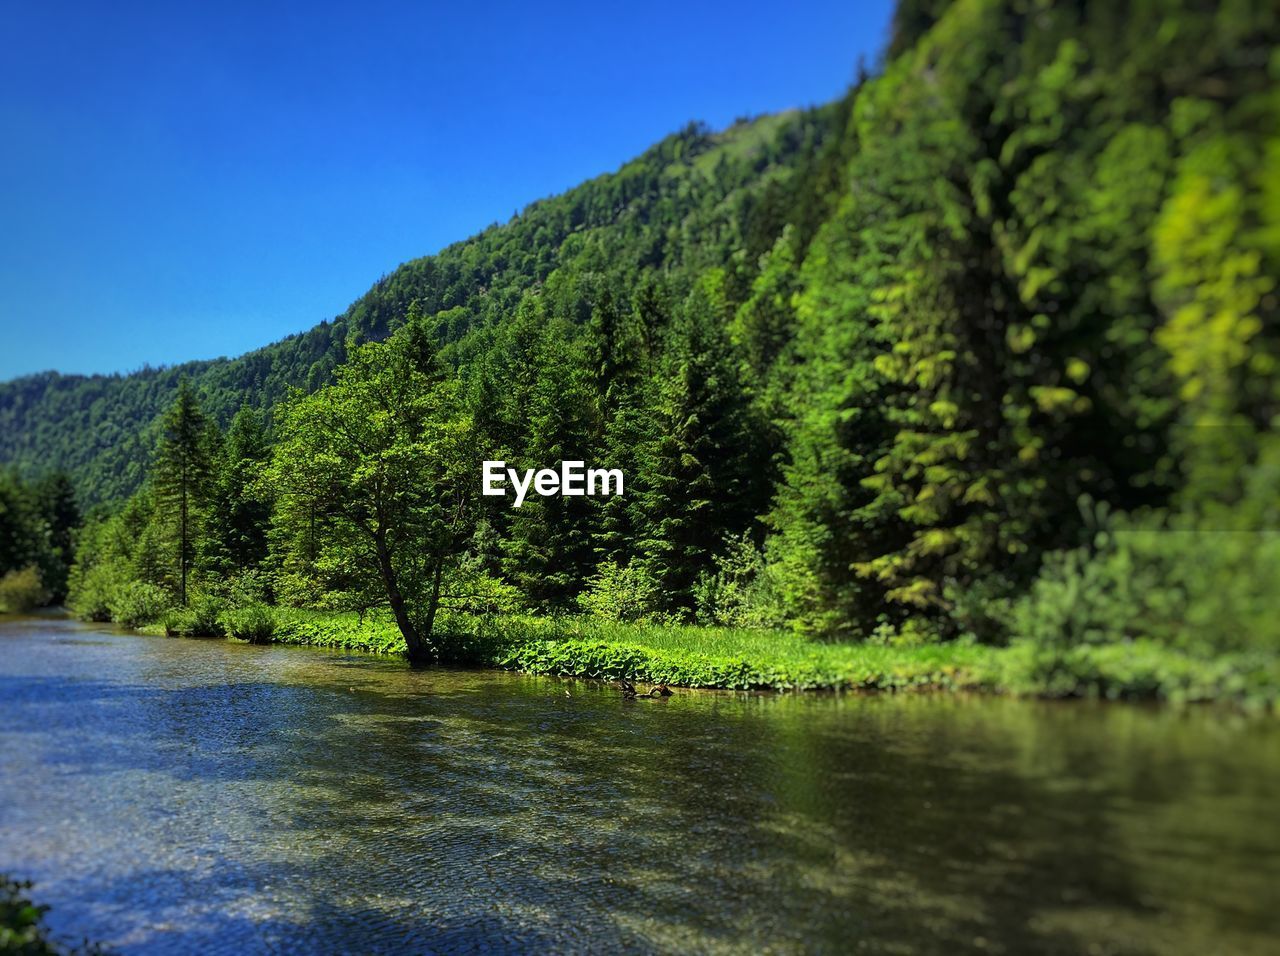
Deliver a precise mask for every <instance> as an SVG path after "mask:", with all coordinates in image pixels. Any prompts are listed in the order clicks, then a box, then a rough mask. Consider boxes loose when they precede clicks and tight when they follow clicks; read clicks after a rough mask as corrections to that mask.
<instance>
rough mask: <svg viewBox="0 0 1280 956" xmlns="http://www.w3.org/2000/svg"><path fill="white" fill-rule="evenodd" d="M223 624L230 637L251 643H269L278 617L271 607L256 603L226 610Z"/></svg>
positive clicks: (223, 615)
mask: <svg viewBox="0 0 1280 956" xmlns="http://www.w3.org/2000/svg"><path fill="white" fill-rule="evenodd" d="M222 626H223V628H224V629H225V630H226V633H227V636H228V637H234V638H236V639H237V640H241V641H248V642H249V643H250V644H268V643H270V641H271V638H272V636H273V635H274V634H275V632H276V619H275V616H274V615H273V614H272V613H271V610H270V609H269V608H267V607H265V606H264V605H261V604H255V605H252V606H251V607H242V608H233V609H231V610H229V611H224V612H223V614H222Z"/></svg>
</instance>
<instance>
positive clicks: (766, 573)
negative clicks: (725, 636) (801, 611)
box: [695, 535, 786, 627]
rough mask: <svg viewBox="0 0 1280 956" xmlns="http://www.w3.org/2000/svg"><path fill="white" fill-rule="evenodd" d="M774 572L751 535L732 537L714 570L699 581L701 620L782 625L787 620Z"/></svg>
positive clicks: (738, 623)
mask: <svg viewBox="0 0 1280 956" xmlns="http://www.w3.org/2000/svg"><path fill="white" fill-rule="evenodd" d="M773 574H774V571H773V569H772V568H771V567H769V566H768V565H767V564H766V562H765V558H764V554H763V553H762V552H761V551H760V549H759V548H757V547H756V546H755V544H754V543H753V542H752V541H751V539H750V537H748V536H747V535H742V536H741V537H739V538H736V539H734V540H732V541H730V542H729V544H728V548H727V550H726V551H725V552H724V554H723V555H721V557H720V559H719V560H718V561H717V562H716V565H715V570H714V571H706V572H703V574H702V577H701V578H700V579H699V581H698V585H697V587H696V589H695V594H696V597H697V602H698V620H699V621H700V622H702V623H704V624H718V625H721V626H723V627H780V626H782V625H783V624H785V623H786V621H785V617H784V614H783V610H782V607H781V601H780V599H779V594H778V584H777V582H776V581H775V580H774V577H773Z"/></svg>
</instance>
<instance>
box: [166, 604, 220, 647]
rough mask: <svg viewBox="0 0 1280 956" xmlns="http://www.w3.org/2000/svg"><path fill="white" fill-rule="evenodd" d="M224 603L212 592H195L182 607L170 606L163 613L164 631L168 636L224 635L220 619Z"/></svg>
mask: <svg viewBox="0 0 1280 956" xmlns="http://www.w3.org/2000/svg"><path fill="white" fill-rule="evenodd" d="M225 610H226V604H225V603H224V602H223V600H222V599H221V598H219V597H216V596H214V595H212V594H197V595H196V596H195V597H193V598H192V599H191V601H190V602H188V604H187V606H186V607H184V608H171V609H170V610H169V611H167V612H166V613H165V615H164V632H165V634H166V635H167V636H169V637H225V636H226V629H225V628H224V627H223V625H222V622H221V620H220V618H221V616H222V614H223V612H224V611H225Z"/></svg>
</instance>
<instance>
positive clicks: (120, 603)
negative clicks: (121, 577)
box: [109, 581, 173, 627]
mask: <svg viewBox="0 0 1280 956" xmlns="http://www.w3.org/2000/svg"><path fill="white" fill-rule="evenodd" d="M172 603H173V602H172V601H171V600H170V599H169V595H168V593H167V592H166V591H165V590H164V589H163V588H159V587H156V585H154V584H146V583H145V582H142V581H130V582H128V583H127V584H125V585H124V586H123V587H122V588H120V589H119V591H117V592H116V593H115V594H114V595H113V596H111V598H110V599H109V607H110V610H111V620H113V621H115V622H116V623H117V624H123V625H124V626H125V627H141V626H142V625H143V624H154V623H155V622H156V621H159V620H160V619H161V618H162V617H164V613H165V611H167V610H168V609H169V608H170V607H171V606H172Z"/></svg>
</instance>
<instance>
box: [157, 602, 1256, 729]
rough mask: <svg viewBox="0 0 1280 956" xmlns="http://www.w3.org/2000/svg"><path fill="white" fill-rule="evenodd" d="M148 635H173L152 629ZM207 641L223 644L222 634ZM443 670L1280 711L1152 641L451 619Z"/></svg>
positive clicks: (380, 639)
mask: <svg viewBox="0 0 1280 956" xmlns="http://www.w3.org/2000/svg"><path fill="white" fill-rule="evenodd" d="M236 613H238V614H240V615H241V616H240V617H239V618H235V617H231V616H227V615H223V616H222V618H221V620H222V621H224V622H225V623H226V624H227V625H230V626H229V627H224V628H223V629H222V631H221V632H222V633H227V632H229V636H233V637H242V638H252V639H256V640H258V641H263V642H271V643H282V644H301V645H310V646H315V647H330V648H340V649H345V650H352V651H362V652H370V653H376V654H389V655H399V654H403V653H404V641H403V638H401V636H400V634H399V632H398V631H397V630H396V627H395V624H394V623H393V622H392V621H391V620H390V618H389V617H387V616H385V615H381V614H366V615H364V616H363V617H361V616H358V615H356V614H353V613H327V612H320V611H302V610H293V609H285V608H260V609H252V610H251V611H250V612H247V613H246V612H236ZM148 629H149V630H152V631H153V632H157V633H164V628H163V627H160V626H153V627H151V628H148ZM207 630H211V631H216V630H217V629H216V628H209V629H207ZM437 641H438V644H439V651H440V659H441V661H442V662H443V663H450V664H460V665H468V666H482V667H499V668H504V669H508V670H518V671H523V672H526V673H531V674H547V675H552V676H559V677H576V678H585V679H594V680H616V679H618V678H622V677H625V678H628V679H630V680H633V681H639V682H642V683H654V684H656V683H666V684H670V685H672V686H677V687H693V688H722V689H733V690H776V691H795V690H841V691H904V690H936V691H955V690H974V691H982V692H988V693H1008V694H1018V695H1034V696H1045V697H1106V698H1116V699H1153V700H1164V701H1170V702H1176V703H1196V702H1204V701H1224V702H1231V703H1235V704H1239V705H1242V706H1245V707H1249V708H1251V709H1262V708H1273V709H1274V708H1275V707H1276V705H1277V704H1278V703H1280V659H1277V657H1276V656H1275V655H1271V654H1263V653H1257V652H1254V653H1236V654H1225V655H1220V656H1217V657H1214V658H1211V659H1209V658H1202V657H1198V656H1195V655H1192V654H1188V653H1186V652H1183V651H1179V650H1176V649H1173V648H1170V647H1167V646H1165V645H1162V644H1158V643H1155V642H1153V641H1141V640H1138V641H1130V642H1126V643H1122V644H1106V645H1084V646H1076V647H1069V648H1046V647H1043V646H1037V645H1033V644H1030V643H1015V644H1014V645H1013V646H1012V647H1007V648H997V647H986V646H983V645H979V644H974V643H966V642H956V643H949V644H927V645H922V646H913V647H906V646H892V645H884V644H875V643H827V642H814V641H809V640H806V639H804V638H802V637H799V636H797V635H795V634H792V633H789V632H785V631H761V630H743V629H730V628H714V627H675V626H651V625H636V624H619V623H615V622H608V621H601V620H597V619H593V618H590V617H581V616H577V617H564V618H540V617H531V616H515V615H511V616H502V617H488V618H481V617H473V616H463V615H446V616H445V617H443V619H442V620H441V621H440V623H439V627H438V633H437Z"/></svg>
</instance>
